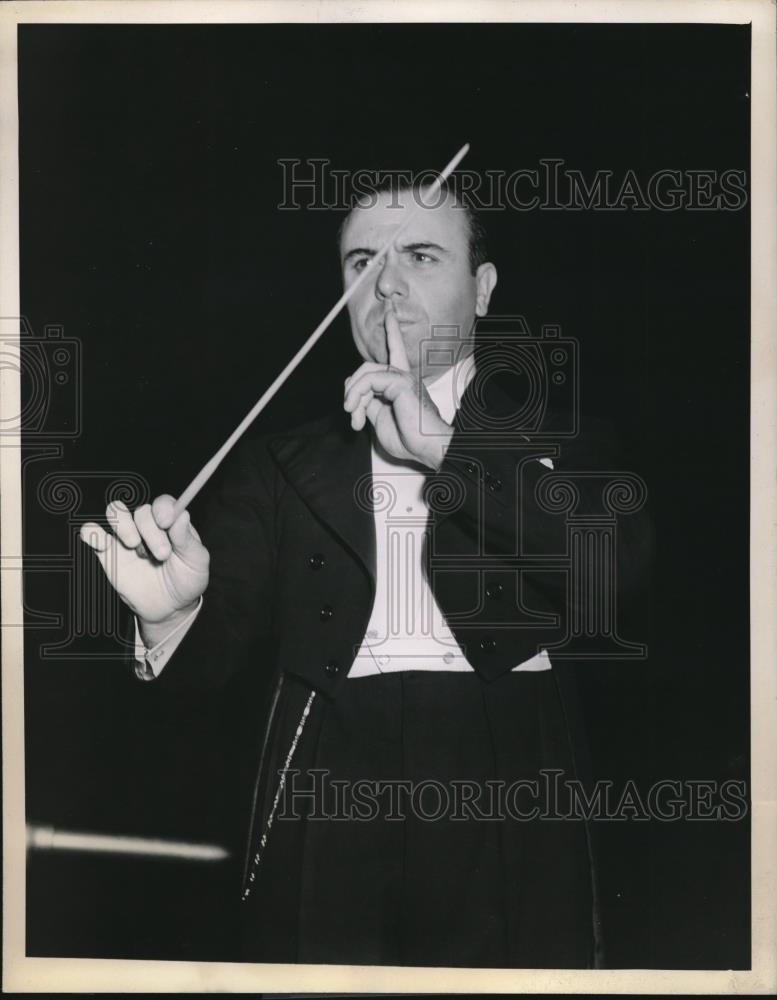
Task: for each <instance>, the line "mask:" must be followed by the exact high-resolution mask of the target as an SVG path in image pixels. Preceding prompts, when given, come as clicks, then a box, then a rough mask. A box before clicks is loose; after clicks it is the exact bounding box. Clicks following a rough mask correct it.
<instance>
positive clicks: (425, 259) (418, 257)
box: [413, 250, 435, 264]
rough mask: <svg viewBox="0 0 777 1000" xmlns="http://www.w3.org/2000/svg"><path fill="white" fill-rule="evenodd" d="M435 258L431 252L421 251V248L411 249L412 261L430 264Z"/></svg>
mask: <svg viewBox="0 0 777 1000" xmlns="http://www.w3.org/2000/svg"><path fill="white" fill-rule="evenodd" d="M434 260H435V258H434V257H432V256H431V254H428V253H423V252H422V251H421V250H414V251H413V262H414V263H415V264H432V263H433V262H434Z"/></svg>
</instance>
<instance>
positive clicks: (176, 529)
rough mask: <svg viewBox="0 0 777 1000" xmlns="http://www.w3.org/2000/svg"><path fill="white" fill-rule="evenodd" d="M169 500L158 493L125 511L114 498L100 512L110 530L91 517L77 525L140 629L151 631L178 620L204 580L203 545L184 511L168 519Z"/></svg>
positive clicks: (205, 553)
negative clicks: (88, 520) (149, 502)
mask: <svg viewBox="0 0 777 1000" xmlns="http://www.w3.org/2000/svg"><path fill="white" fill-rule="evenodd" d="M174 502H175V501H174V499H173V497H171V496H167V495H166V494H163V495H161V496H158V497H157V498H156V499H155V500H154V502H153V503H152V504H144V505H143V506H142V507H138V508H137V510H135V512H134V513H130V511H129V509H128V508H127V507H126V505H125V504H123V503H122V502H121V501H114V502H113V503H111V504H109V505H108V507H107V509H106V512H105V517H106V520H107V521H108V524H109V526H110V529H111V530H110V531H106V530H105V529H104V528H102V527H101V526H100V525H99V524H95V523H94V522H90V523H88V524H85V525H83V527H82V528H81V539H82V541H84V542H85V543H86V544H87V545H89V546H90V547H91V548H92V549H93V550H94V552H95V553H96V555H97V558H98V559H99V560H100V564H101V565H102V567H103V569H104V570H105V574H106V576H107V577H108V580H109V581H110V583H111V585H112V586H113V587H114V588H115V590H116V591H117V593H118V594H119V596H120V597H121V598H122V600H123V601H124V602H125V604H127V605H128V607H129V608H130V609H131V610H132V611H133V612H134V613H135V614H136V615H137V616H138V618H139V619H140V622H141V629H142V630H143V631H144V635H147V634H148V633H151V634H152V635H154V637H156V635H155V633H156V634H158V633H159V631H160V629H161V630H162V631H165V630H167V629H169V628H172V627H174V626H175V624H177V622H179V621H181V620H183V618H184V617H186V615H188V614H189V613H190V612H191V611H192V610H193V608H194V607H195V605H196V602H197V601H198V599H199V597H200V595H201V594H202V593H203V592H204V591H205V588H206V587H207V585H208V578H209V565H210V556H209V553H208V550H207V549H206V548H205V546H204V545H203V544H202V542H201V541H200V536H199V535H198V534H197V531H196V530H195V528H194V527H193V526H192V524H191V521H190V519H189V512H188V511H183V513H181V514H180V515H179V517H178V518H176V519H175V520H173V504H174ZM159 637H160V638H161V637H162V636H159Z"/></svg>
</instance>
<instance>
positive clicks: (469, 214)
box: [337, 174, 488, 274]
mask: <svg viewBox="0 0 777 1000" xmlns="http://www.w3.org/2000/svg"><path fill="white" fill-rule="evenodd" d="M430 183H431V182H430V181H427V180H424V181H413V182H411V183H408V182H407V181H404V183H402V182H400V183H399V184H397V182H396V179H394V178H392V177H391V176H390V175H388V176H387V175H386V174H381V175H379V176H378V180H377V182H376V183H374V184H371V185H370V186H369V188H368V190H366V191H364V190H363V191H362V192H361V193H360V195H359V197H358V198H354V199H353V202H352V204H351V208H350V210H349V211H348V213H347V215H346V216H345V218H344V219H343V221H342V222H341V223H340V226H339V228H338V230H337V246H338V249H339V247H340V245H341V243H342V238H343V232H344V230H345V226H346V223H347V222H348V220H349V219H350V217H351V213H352V212H353V210H354V209H355V208H359V206H360V205H362V204H364V202H365V201H368V200H369V199H370V198H371V197H373V196H374V195H378V194H385V193H386V192H390V193H394V192H396V193H397V194H399V193H400V192H402V191H412V192H413V194H418V193H419V192H420V191H422V190H423V189H424V188H427V187H429V185H430ZM442 190H443V191H445V192H447V193H451V194H453V195H454V197H455V196H456V193H455V191H451V188H450V187H449V186H448V184H447V183H444V184H443V185H442ZM456 204H457V206H458V207H459V208H461V209H463V211H464V217H465V219H466V222H467V237H468V240H467V242H468V251H469V267H470V271H471V272H472V273H473V274H475V273H476V272H477V269H478V268H479V267H480V265H481V264H485V262H486V261H487V260H488V253H487V249H486V230H485V227H484V226H483V222H482V220H481V218H480V213H479V212H478V211H477V209H475V207H474V206H473V205H472V204H471V203H470V202H469V201H468V200H467V199H466V198H463V199H456Z"/></svg>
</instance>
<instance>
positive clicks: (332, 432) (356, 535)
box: [270, 424, 376, 584]
mask: <svg viewBox="0 0 777 1000" xmlns="http://www.w3.org/2000/svg"><path fill="white" fill-rule="evenodd" d="M270 450H271V452H272V453H273V455H274V457H275V459H276V461H277V462H278V464H279V465H280V467H281V469H282V470H283V472H284V475H285V476H286V478H287V479H288V481H289V483H290V484H291V485H292V487H293V488H294V489H295V490H296V491H297V493H298V494H299V495H300V497H301V498H302V500H303V501H304V502H305V503H306V504H307V506H308V507H309V508H310V510H311V511H312V512H313V514H315V515H316V517H318V518H319V519H320V520H321V521H323V522H324V523H325V524H326V525H327V526H328V527H329V528H331V529H332V530H333V531H334V532H335V533H336V534H337V535H338V536H339V537H340V538H341V539H342V541H344V542H345V544H346V545H347V546H348V547H349V548H350V549H351V550H352V551H353V552H354V553H355V554H356V555H357V556H358V557H359V559H360V560H361V561H362V563H363V564H364V566H365V568H366V569H367V572H368V573H369V575H370V577H371V579H372V581H373V584H374V581H375V572H376V570H375V559H376V556H375V524H374V520H373V504H372V490H371V481H372V461H371V449H370V435H369V431H368V430H367V429H365V430H363V431H360V432H358V433H357V432H356V431H354V430H352V429H351V428H350V426H345V425H343V426H342V427H340V426H334V424H332V425H330V426H329V427H328V429H326V430H325V431H324V432H323V433H309V434H305V433H300V434H295V435H289V436H284V437H280V438H275V439H274V440H273V441H272V442H271V443H270Z"/></svg>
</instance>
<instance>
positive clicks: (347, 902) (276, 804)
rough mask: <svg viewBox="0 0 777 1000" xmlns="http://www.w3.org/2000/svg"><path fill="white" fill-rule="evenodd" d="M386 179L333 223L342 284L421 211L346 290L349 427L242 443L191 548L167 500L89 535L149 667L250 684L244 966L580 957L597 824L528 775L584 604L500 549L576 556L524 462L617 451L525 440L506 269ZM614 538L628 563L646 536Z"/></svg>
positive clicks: (454, 213)
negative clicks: (340, 810) (482, 356)
mask: <svg viewBox="0 0 777 1000" xmlns="http://www.w3.org/2000/svg"><path fill="white" fill-rule="evenodd" d="M400 195H401V197H400V198H397V192H393V191H384V192H379V193H377V194H376V196H375V197H374V198H369V199H364V200H363V201H362V202H360V203H359V204H358V205H357V206H356V207H355V208H354V209H353V211H352V212H351V213H350V214H349V216H348V218H347V219H346V221H345V223H344V226H343V228H342V230H341V240H340V253H341V262H342V270H343V280H344V283H345V285H346V286H347V285H349V284H350V283H351V282H353V281H355V280H356V278H357V276H358V275H359V274H360V273H361V271H362V270H363V269H364V268H365V267H367V266H368V262H369V261H370V260H371V258H372V257H374V256H375V254H376V252H377V250H378V249H379V248H380V247H382V246H383V245H384V243H385V242H386V241H387V240H388V239H389V238H390V237H391V236H392V234H393V233H394V232H397V231H398V229H399V226H400V223H402V222H403V221H404V220H405V217H406V213H408V212H411V211H412V212H413V215H412V219H411V221H410V222H409V224H408V225H407V226H406V227H405V228H403V230H402V231H401V232H400V233H399V235H398V237H397V239H396V241H395V242H394V244H392V246H391V247H390V249H389V251H388V253H387V254H386V256H385V259H384V260H383V261H382V262H378V263H377V264H376V265H375V266H374V272H373V274H372V275H371V276H370V277H369V278H367V279H366V280H365V281H364V282H363V283H362V285H361V287H360V289H359V290H358V292H357V294H356V295H354V296H353V298H352V299H351V300H350V303H349V311H350V321H351V329H352V333H353V339H354V343H355V345H356V347H357V349H358V351H359V353H360V355H361V357H362V358H363V359H364V360H363V364H362V365H361V366H360V367H359V368H358V369H357V370H356V371H355V372H354V373H353V374H352V375H351V376H350V377H349V378H347V379H346V380H345V384H344V393H343V407H344V410H345V412H346V414H347V415H348V418H347V419H346V421H344V422H342V425H341V424H340V423H338V422H336V421H331V420H325V421H320V422H318V423H316V424H313V425H311V426H309V427H307V428H303V429H301V430H299V431H296V432H294V433H291V434H289V435H284V436H278V437H275V438H272V439H261V440H257V441H250V442H246V443H245V444H244V445H243V446H241V447H239V448H238V449H237V450H236V453H235V455H234V457H233V459H232V461H231V470H230V473H229V475H227V476H226V477H225V478H224V480H223V485H222V486H221V488H220V489H219V490H218V491H214V495H213V498H212V503H211V510H210V515H209V517H208V519H207V523H206V526H205V527H204V528H203V533H202V538H201V537H200V535H199V534H198V532H197V531H196V530H195V528H194V526H193V525H192V524H191V523H190V520H189V516H188V513H186V512H184V513H183V514H181V515H180V516H179V517H178V518H177V520H175V521H174V522H173V523H171V520H172V505H173V500H172V498H171V497H169V496H161V497H158V498H157V499H156V500H155V501H154V502H153V504H151V505H150V506H149V505H147V506H144V507H141V508H139V509H138V510H136V511H135V512H134V513H130V512H129V511H128V510H126V509H125V508H122V507H121V505H120V504H114V505H112V507H110V508H109V510H108V511H107V515H106V516H107V518H108V521H109V524H110V526H111V528H112V532H111V533H110V534H109V533H107V532H105V531H104V530H103V529H102V528H100V527H99V526H97V525H87V526H85V527H84V529H83V531H82V537H83V538H84V540H85V541H86V542H88V543H89V544H90V545H91V546H92V547H93V548H94V549H95V551H96V552H97V555H98V557H99V559H100V561H101V563H102V565H103V567H104V568H105V570H106V573H107V574H108V576H109V579H110V580H111V583H112V584H113V585H114V586H115V587H116V588H117V590H118V592H119V593H120V595H121V597H122V598H123V599H124V601H125V602H126V603H127V604H128V606H129V607H130V608H131V610H132V611H133V612H134V614H135V616H136V620H137V624H138V633H139V653H138V657H139V660H140V661H141V663H142V665H140V664H139V666H138V675H139V676H141V677H144V678H146V679H150V680H153V681H154V683H155V684H157V685H160V686H162V687H165V688H168V689H174V688H175V687H176V686H178V685H181V686H190V685H201V686H204V687H207V686H209V685H213V684H218V683H221V682H223V680H224V678H225V677H226V676H228V675H229V674H230V673H231V672H233V671H235V670H237V669H249V670H253V671H260V672H261V673H262V675H263V677H264V678H266V687H267V691H268V697H267V704H266V705H263V706H261V707H258V709H257V722H256V726H257V733H259V732H261V733H262V734H263V738H262V748H261V755H260V759H259V761H258V767H257V779H256V789H255V796H254V806H253V811H252V816H251V829H250V834H249V843H248V854H247V862H246V872H245V882H244V891H243V899H244V904H243V905H244V912H245V916H246V920H245V927H246V950H245V954H246V958H248V959H252V960H258V961H284V962H330V963H358V964H384V965H393V964H408V965H410V964H418V965H447V966H451V965H459V966H495V967H496V966H540V967H541V966H549V967H562V966H569V967H585V966H590V965H593V964H594V963H595V962H596V961H598V959H597V955H596V950H597V947H598V926H597V918H596V907H595V878H594V871H593V868H592V855H591V850H590V846H591V845H590V841H589V838H588V832H587V830H586V828H585V825H584V824H583V823H581V822H579V821H559V820H558V819H557V820H552V819H550V820H545V821H542V820H540V819H538V818H537V816H538V814H539V813H540V811H541V810H540V809H539V808H537V803H538V802H539V804H540V806H544V807H546V808H549V805H548V802H547V801H546V799H547V795H545V797H544V798H543V794H544V793H540V794H539V797H538V795H537V789H538V787H539V785H538V784H533V782H536V779H537V778H538V776H539V775H540V774H541V773H543V772H547V771H549V770H550V771H552V770H556V771H558V772H560V773H564V774H567V775H570V776H573V775H575V774H576V773H578V771H579V769H580V766H581V761H582V752H583V751H582V743H581V738H580V734H579V732H578V726H577V723H576V721H575V719H576V716H575V705H574V697H573V691H572V684H571V681H570V679H569V678H568V676H567V675H568V673H569V672H568V671H567V672H566V674H565V672H564V671H563V669H559V668H560V667H561V664H556V663H554V662H553V660H552V656H549V654H548V652H547V648H546V647H547V646H548V645H551V643H552V642H553V641H555V642H556V643H558V640H559V638H561V637H562V636H563V630H562V631H560V630H559V627H558V618H559V615H562V616H563V615H564V614H565V613H566V612H568V611H569V604H570V602H572V603H573V602H574V595H573V596H572V597H571V598H570V595H569V594H567V591H566V588H565V586H564V581H563V579H562V578H561V575H560V574H559V573H558V572H557V571H556V572H555V573H554V572H553V571H552V567H551V571H550V572H545V571H543V569H542V567H541V566H540V567H539V568H537V565H535V566H534V569H532V568H531V567H530V568H529V570H528V571H525V570H523V569H518V568H517V567H516V557H517V555H518V554H519V552H520V551H521V546H522V544H523V542H524V541H528V543H529V547H530V549H531V551H532V553H534V554H536V555H539V556H540V557H542V556H545V555H548V554H553V553H557V554H558V553H559V552H563V550H564V546H565V524H564V518H563V517H561V516H559V515H558V514H554V513H553V511H552V509H551V508H549V507H548V506H547V505H543V503H542V501H541V499H540V492H539V487H540V485H541V483H540V480H541V479H542V478H543V477H544V476H547V475H549V474H551V473H552V472H555V471H558V470H560V469H564V468H571V469H575V470H580V469H584V470H585V469H589V468H600V469H607V468H612V465H611V464H610V462H611V461H612V460H611V458H610V456H609V455H608V454H607V453H606V450H603V448H604V445H603V441H602V438H601V435H599V436H598V438H597V439H596V440H595V441H594V442H593V448H592V447H591V442H590V441H589V440H588V439H587V438H586V437H585V435H581V436H580V437H579V438H578V439H576V440H575V441H574V442H572V444H571V445H569V446H567V445H565V446H564V448H563V449H561V450H560V449H559V448H558V447H555V446H553V445H549V444H548V443H547V440H546V438H543V439H542V440H536V439H535V438H534V437H533V435H532V433H530V431H531V430H532V428H529V427H525V426H523V425H522V424H521V422H520V419H519V418H517V417H516V416H515V414H516V413H517V412H520V407H516V402H515V399H514V397H513V396H511V393H510V391H509V386H508V387H507V389H505V387H504V386H500V385H499V384H498V381H499V379H497V378H492V379H489V380H486V382H484V381H483V380H482V379H481V380H480V381H478V378H479V374H480V372H481V370H484V371H488V370H489V364H488V363H487V364H486V365H485V366H484V367H483V368H482V369H481V366H480V363H479V362H478V360H477V357H476V355H475V353H474V347H475V340H474V326H475V321H476V319H477V318H479V317H484V316H485V315H486V314H487V312H488V308H489V302H490V298H491V294H492V292H493V290H494V287H495V285H496V280H497V273H496V268H495V267H494V265H493V264H492V263H490V262H489V261H488V260H487V259H486V257H485V252H484V245H483V234H482V230H481V229H480V228H479V226H478V224H477V222H476V220H475V219H474V217H473V215H472V214H471V213H470V212H469V211H468V210H467V209H466V208H465V207H463V206H461V205H459V204H458V203H457V201H456V199H455V198H454V197H453V196H452V195H451V194H449V193H444V194H443V195H442V196H441V197H439V198H437V199H436V200H435V201H434V202H433V203H431V204H429V205H426V204H424V201H423V197H422V195H423V189H409V190H404V191H403V192H400ZM486 360H487V362H488V359H486ZM491 368H493V364H492V365H491ZM508 381H509V378H508ZM554 419H555V417H554V415H553V414H552V413H548V414H546V420H545V423H544V424H543V429H544V430H547V427H550V428H551V429H552V426H553V420H554ZM495 428H496V433H495V430H494V429H495ZM586 502H587V497H586V496H584V497H583V500H582V503H583V505H585V503H586ZM141 543H142V544H141ZM621 552H622V553H625V554H626V555H627V557H628V558H626V559H625V560H624V566H625V567H627V568H628V571H629V573H630V576H631V577H634V576H636V575H638V573H639V570H640V568H641V565H642V564H643V563H644V546H643V545H642V543H641V542H640V540H639V533H636V534H632V536H631V538H627V539H626V542H625V543H623V542H622V544H621ZM622 582H625V583H627V584H628V583H629V580H622ZM257 738H259V737H258V736H257ZM322 776H324V777H326V779H327V782H328V784H324V783H322V782H321V781H320V779H321V778H322ZM517 780H518V781H519V784H520V782H522V783H523V784H521V785H520V788H518V790H517V791H516V787H517V786H516V785H515V782H516V781H517ZM317 782H318V783H317ZM338 783H339V788H340V789H341V790H343V789H351V790H355V789H356V788H357V787H359V788H360V789H361V790H362V792H363V791H364V789H365V788H368V789H371V790H372V791H373V792H375V794H374V795H373V796H372V798H371V800H370V803H368V805H367V808H366V810H362V811H359V810H358V809H357V810H355V811H354V809H353V808H351V811H350V812H346V814H345V816H343V815H340V814H338V815H337V816H334V818H333V810H334V812H335V813H336V812H337V808H336V806H337V802H336V801H335V797H334V796H335V792H336V789H337V787H338ZM489 783H491V784H489ZM499 783H501V786H502V788H504V787H507V786H512V787H513V791H514V802H513V805H514V807H515V810H514V811H516V812H519V813H520V817H521V818H520V819H515V818H513V819H495V818H494V816H493V815H491V816H490V817H489V815H485V814H483V811H482V803H479V808H480V810H481V812H480V813H479V814H477V811H476V810H474V809H470V810H469V811H468V812H467V814H466V815H464V816H462V815H458V816H457V815H453V814H450V815H444V816H441V817H437V818H433V819H431V818H430V811H429V810H430V806H429V802H428V801H426V802H425V801H424V800H423V797H422V796H421V795H417V794H415V793H416V792H417V790H418V789H419V788H420V787H421V786H425V787H426V789H427V791H429V790H431V791H432V792H436V793H437V794H442V792H440V789H443V790H445V793H446V794H447V790H448V789H451V788H462V787H466V788H468V789H470V790H472V789H479V790H482V791H484V792H485V791H486V790H487V789H489V788H495V787H496V786H498V785H499ZM400 789H401V790H403V791H404V792H405V793H406V794H405V799H404V801H403V802H402V803H399V802H398V800H397V795H398V790H400ZM519 793H520V794H519ZM338 794H339V793H338ZM284 796H285V797H284ZM289 798H290V799H291V806H290V808H288V809H286V810H285V811H286V812H287V813H288V814H289V815H287V816H285V818H284V809H285V806H288V805H289V802H288V801H287V800H288V799H289ZM357 804H361V805H362V806H364V804H365V803H364V799H363V797H362V799H360V800H359V803H357ZM352 805H353V803H352ZM532 807H534V808H532ZM432 811H434V810H433V809H432ZM524 820H525V821H524Z"/></svg>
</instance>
